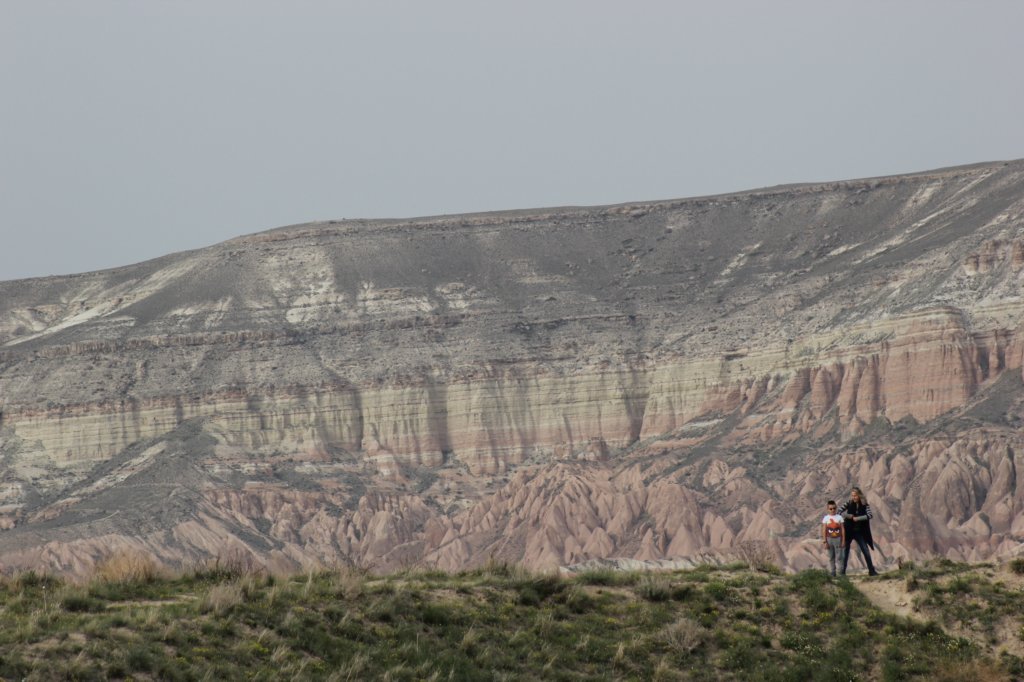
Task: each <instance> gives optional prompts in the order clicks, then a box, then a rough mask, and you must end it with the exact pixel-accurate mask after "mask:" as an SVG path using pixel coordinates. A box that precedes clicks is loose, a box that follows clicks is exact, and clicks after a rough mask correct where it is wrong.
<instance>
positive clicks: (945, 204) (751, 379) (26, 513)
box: [0, 162, 1024, 570]
mask: <svg viewBox="0 0 1024 682" xmlns="http://www.w3.org/2000/svg"><path fill="white" fill-rule="evenodd" d="M1022 253H1024V163H1021V162H1012V163H999V164H985V165H979V166H972V167H965V168H956V169H948V170H942V171H934V172H930V173H923V174H918V175H912V176H898V177H893V178H877V179H869V180H861V181H849V182H843V183H829V184H824V185H807V186H796V187H784V188H773V189H767V190H760V191H755V192H745V193H739V194H735V195H725V196H719V197H707V198H698V199H689V200H679V201H668V202H650V203H644V204H630V205H623V206H614V207H605V208H595V209H582V208H566V209H551V210H547V211H532V212H531V211H524V212H515V213H505V214H481V215H471V216H445V217H438V218H428V219H420V220H410V221H346V222H339V223H322V224H314V225H302V226H295V227H290V228H282V229H279V230H273V231H270V232H267V233H263V234H259V235H254V236H251V237H242V238H239V239H236V240H232V241H230V242H226V243H224V244H220V245H217V246H214V247H210V248H207V249H203V250H200V251H194V252H188V253H183V254H175V255H172V256H167V257H165V258H162V259H158V260H156V261H151V262H148V263H142V264H139V265H135V266H129V267H126V268H120V269H115V270H109V271H103V272H98V273H87V274H83V275H73V276H68V277H54V278H46V279H40V280H23V281H15V282H5V283H0V410H2V411H0V454H2V457H3V459H2V462H3V475H4V480H3V487H2V489H0V503H2V506H0V523H2V524H3V525H4V526H5V527H7V528H9V530H7V531H5V532H4V533H2V534H0V552H3V558H2V559H0V561H3V562H5V563H7V564H10V565H15V564H24V563H26V562H30V561H44V562H51V563H53V564H54V565H59V566H61V567H63V568H65V569H68V568H70V569H73V570H77V569H79V568H82V567H85V566H87V565H88V564H89V563H90V561H92V560H95V558H96V557H97V556H99V555H101V554H102V553H104V552H106V551H109V549H110V548H111V547H114V546H140V547H146V548H148V550H149V551H152V552H153V553H155V554H157V555H158V556H160V557H162V558H163V559H164V560H165V561H167V562H168V563H174V562H181V561H184V560H186V559H189V560H191V559H196V558H199V557H202V556H205V555H210V554H214V553H216V551H218V550H219V549H223V548H224V547H225V546H229V545H230V546H237V548H238V551H244V552H251V553H253V554H254V555H255V556H258V557H259V558H260V560H261V561H265V562H267V563H270V564H273V565H280V566H282V567H283V566H286V565H293V566H294V565H301V564H304V563H310V562H317V561H353V562H358V563H363V564H368V565H373V566H391V567H393V566H395V565H408V564H412V563H425V564H428V565H438V566H443V567H445V568H457V567H459V566H463V565H467V564H472V563H474V562H479V561H482V560H485V559H486V558H487V557H489V556H492V555H499V556H502V557H504V558H508V559H510V560H523V561H526V562H527V563H530V564H533V565H564V564H568V563H574V562H578V561H585V560H587V559H590V558H600V557H608V556H619V557H632V558H642V559H665V558H674V557H679V558H686V557H692V556H698V555H701V556H704V555H707V553H709V552H712V553H714V552H717V553H720V554H723V555H724V554H727V553H728V552H729V551H732V550H735V548H736V547H737V546H738V545H739V543H743V542H748V541H753V540H757V541H759V542H764V543H766V546H770V547H772V551H773V552H775V553H776V554H777V558H778V560H779V561H781V562H783V563H786V564H787V565H794V566H797V565H802V563H806V562H807V561H809V560H810V555H809V554H808V553H807V552H809V551H810V550H808V549H807V548H806V547H805V546H804V540H805V539H806V538H805V535H806V532H807V529H806V528H805V525H806V521H807V519H806V518H803V517H799V516H795V515H794V513H793V510H794V509H796V510H800V511H799V513H800V514H810V517H813V516H814V513H816V512H814V511H812V510H811V509H812V508H811V507H808V506H806V505H805V503H804V498H805V497H810V496H811V494H812V493H821V492H824V491H828V492H829V493H830V494H834V495H838V494H840V492H841V490H842V489H843V488H844V487H848V486H849V485H850V484H851V483H852V482H853V481H855V480H856V481H858V482H861V483H862V484H864V483H867V482H868V481H871V482H872V484H873V485H875V484H877V486H879V487H877V488H873V490H877V494H878V495H879V497H878V502H877V504H878V508H879V509H880V510H882V512H883V516H882V519H881V525H883V526H884V527H885V528H889V529H890V530H885V529H884V528H883V530H881V531H880V534H881V537H884V538H886V540H887V541H891V542H892V543H894V544H893V546H894V547H898V552H895V554H900V553H904V554H906V555H907V556H914V555H916V554H918V553H938V554H947V555H950V556H958V557H987V556H995V555H1002V554H1007V553H1011V552H1012V551H1014V550H1013V547H1014V546H1015V545H1014V543H1015V542H1016V540H1015V538H1017V537H1018V535H1017V534H1018V533H1019V532H1020V531H1021V528H1022V526H1021V523H1024V522H1021V523H1017V522H1016V519H1017V515H1016V509H1017V508H1018V507H1017V506H1016V505H1017V503H1016V502H1014V501H1012V500H1010V501H1006V500H1003V502H1002V503H1001V506H1000V505H996V504H995V503H994V502H992V501H991V500H990V496H989V494H988V493H986V494H984V495H983V494H981V492H980V491H988V490H989V489H994V490H1002V488H1000V487H999V485H1003V486H1004V487H1005V485H1004V483H999V484H998V485H997V481H1004V482H1005V480H1008V479H1007V477H1008V476H1009V474H1007V473H1006V469H1007V467H1010V468H1013V467H1015V464H1014V458H1013V453H1014V452H1016V450H1015V449H1014V448H1015V445H1014V443H1015V442H1016V441H1015V440H1014V438H1015V437H1016V436H1015V433H1014V429H1013V426H1014V424H1015V423H1016V422H1014V421H1013V420H1014V419H1015V418H1016V414H1017V413H1016V412H1015V410H1016V409H1017V402H1016V401H1017V398H1018V397H1020V396H1019V395H1018V394H1020V393H1021V392H1020V390H1019V389H1020V382H1019V377H1020V373H1021V368H1022V365H1024V337H1022V336H1021V334H1019V333H1018V331H1019V329H1020V325H1021V322H1022V320H1024V315H1022V313H1024V300H1022V299H1021V296H1020V281H1021V272H1022V268H1024V257H1022V256H1021V254H1022ZM1015 382H1016V383H1015ZM993 404H998V410H996V412H997V413H998V414H995V416H992V415H988V416H987V417H986V419H987V421H985V420H982V422H978V421H977V420H975V421H971V420H969V419H968V420H967V421H964V419H965V418H964V417H962V414H964V413H966V412H965V411H969V410H971V409H974V407H972V406H976V405H993ZM957 415H961V416H957ZM958 420H959V421H958ZM900 429H914V430H915V431H914V433H915V434H917V435H916V436H915V437H914V439H912V440H907V439H906V438H902V436H900V433H901V431H900ZM916 430H920V431H916ZM937 430H938V431H937ZM940 432H941V434H940ZM937 434H940V435H941V436H942V437H941V438H940V437H939V435H937ZM898 436H899V437H898ZM901 438H902V440H901ZM943 438H945V439H946V440H943ZM950 439H952V440H950ZM958 439H959V440H958ZM961 442H963V443H966V442H974V443H976V445H975V446H973V447H974V450H972V451H971V452H973V453H974V454H972V455H970V456H967V455H964V454H962V453H963V452H966V450H963V448H966V447H968V446H966V445H956V443H961ZM865 443H872V444H873V445H871V446H870V447H868V446H866V445H865ZM927 443H932V445H927V446H926V444H927ZM935 443H938V444H940V445H935ZM981 443H983V445H982V444H981ZM993 443H998V444H999V445H992V444H993ZM940 446H941V447H942V448H945V449H944V450H943V452H946V451H948V450H949V449H950V448H953V449H954V450H956V451H957V452H960V453H961V454H959V455H956V456H954V455H949V457H948V458H947V459H940V460H939V461H942V462H945V464H943V465H941V466H940V465H935V464H933V463H932V462H933V461H934V460H935V458H936V457H937V455H934V453H933V451H934V449H935V448H938V447H940ZM1004 446H1005V447H1004ZM892 448H896V449H897V450H899V453H900V454H899V457H903V459H900V460H899V461H898V462H897V461H896V458H897V455H896V454H893V453H895V452H896V450H892ZM901 448H902V449H907V448H909V452H904V451H903V450H902V449H901ZM957 448H960V450H957ZM991 448H996V449H995V450H992V451H991V452H993V453H995V452H998V453H999V454H985V455H984V456H983V455H981V454H978V453H981V452H982V451H984V452H986V453H988V452H989V451H990V449H991ZM1000 448H1002V449H1000ZM826 452H827V453H831V454H830V456H829V458H828V459H822V457H823V456H824V455H823V454H822V453H826ZM146 453H149V454H148V455H147V454H146ZM928 453H933V454H928ZM965 457H967V459H964V458H965ZM972 458H973V459H972ZM865 462H871V464H870V466H869V467H868V468H867V469H865V468H864V463H865ZM878 462H884V465H883V464H879V463H878ZM182 467H185V468H186V469H187V470H188V471H189V472H191V473H189V475H188V476H185V477H184V478H182V476H181V471H182ZM871 467H875V468H874V469H873V468H871ZM892 467H896V468H895V469H892ZM936 467H938V469H937V468H936ZM876 469H877V471H876ZM939 469H941V471H939ZM954 469H955V470H956V471H957V472H959V473H958V474H956V475H953V474H950V473H948V472H949V471H951V470H954ZM1014 470H1015V469H1014ZM873 471H874V472H875V473H871V472H873ZM982 471H986V472H988V473H986V474H982V473H981V472H982ZM810 472H816V473H815V474H814V475H815V476H818V478H817V479H815V480H817V481H818V482H817V483H816V484H815V485H814V486H812V487H810V488H808V484H807V483H806V481H802V479H799V476H798V474H799V475H810ZM878 472H886V473H885V475H884V476H883V475H882V474H880V473H878ZM1000 472H1002V473H1000ZM794 476H797V478H796V479H794V478H793V477H794ZM906 476H911V477H912V478H913V480H914V481H916V482H917V483H916V485H918V486H920V485H921V484H922V483H923V482H928V484H929V487H928V488H927V490H931V491H936V490H941V491H942V492H943V495H944V496H945V497H949V498H950V499H957V500H960V502H958V503H956V504H953V503H950V505H951V506H950V508H949V513H948V518H946V519H945V520H944V521H942V523H941V524H938V525H936V523H935V522H933V520H932V518H933V517H928V518H929V520H928V521H926V522H920V523H919V522H917V521H916V520H911V516H913V518H914V519H916V518H917V514H918V513H919V512H920V511H923V510H924V508H925V507H927V506H928V505H930V504H931V502H930V501H926V500H916V501H915V498H914V496H913V495H912V494H908V493H907V491H906V490H905V489H903V488H894V487H892V484H891V480H895V479H900V480H902V478H900V477H906ZM1000 476H1001V477H1002V478H1000ZM140 477H141V479H143V480H145V481H148V482H146V483H141V482H139V480H137V479H140ZM872 477H874V478H872ZM791 485H795V486H797V487H798V488H799V491H798V492H794V491H793V490H791V489H790V488H789V487H788V486H791ZM904 485H909V483H905V484H904ZM140 486H149V489H151V490H155V491H161V492H159V493H157V494H156V495H157V496H156V499H149V498H146V499H142V500H141V501H140V500H139V499H138V492H139V490H140V489H141V488H140ZM918 489H919V488H914V489H913V490H918ZM1013 490H1015V488H1014V489H1013ZM1011 493H1012V490H1011V491H1010V493H1007V492H1005V491H1004V492H1002V493H999V494H1000V495H1001V496H1003V497H1006V495H1010V496H1011V497H1012V494H1015V493H1012V494H1011ZM172 498H173V499H172ZM185 499H187V500H189V502H188V504H179V502H180V501H181V500H185ZM100 500H102V504H101V503H100V502H99V501H100ZM599 500H600V502H599ZM818 502H820V500H819V501H816V503H815V507H814V508H815V509H816V507H817V506H820V504H818ZM915 504H916V505H917V506H916V507H915V506H914V505H915ZM170 509H173V510H176V511H174V512H173V513H172V512H171V511H169V510H170ZM979 515H980V516H979ZM810 517H808V518H810ZM993 519H997V521H993ZM140 524H141V528H148V527H151V531H143V530H140ZM951 524H952V525H951ZM964 524H967V525H966V526H965V525H964ZM1015 524H1016V525H1015ZM986 529H987V530H986ZM1015 529H1016V530H1015Z"/></svg>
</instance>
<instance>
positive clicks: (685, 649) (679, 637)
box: [659, 618, 708, 654]
mask: <svg viewBox="0 0 1024 682" xmlns="http://www.w3.org/2000/svg"><path fill="white" fill-rule="evenodd" d="M659 639H660V640H661V641H662V642H664V643H665V644H666V645H667V646H668V647H669V648H670V649H672V650H674V651H676V652H678V653H681V654H689V653H692V652H693V651H696V650H697V649H699V648H700V647H701V646H703V645H704V643H705V642H706V641H707V639H708V631H707V630H705V629H704V628H702V627H701V626H700V625H699V624H698V623H697V622H695V621H692V620H690V619H689V618H680V619H679V620H677V621H675V622H674V623H671V624H670V625H667V626H665V628H664V629H662V631H661V632H660V633H659Z"/></svg>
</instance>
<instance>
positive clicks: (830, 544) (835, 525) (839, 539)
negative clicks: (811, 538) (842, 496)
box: [821, 500, 846, 578]
mask: <svg viewBox="0 0 1024 682" xmlns="http://www.w3.org/2000/svg"><path fill="white" fill-rule="evenodd" d="M825 510H826V512H827V513H826V514H825V516H824V517H823V518H822V519H821V544H823V545H825V549H827V550H828V564H829V568H830V569H831V570H832V577H833V578H834V577H835V575H836V562H837V561H838V562H839V564H840V565H841V566H843V567H844V568H845V566H846V561H845V559H846V529H845V528H844V526H843V517H842V516H840V515H839V514H838V512H837V510H836V501H835V500H829V501H828V503H827V505H826V507H825ZM843 572H844V573H845V572H846V571H843Z"/></svg>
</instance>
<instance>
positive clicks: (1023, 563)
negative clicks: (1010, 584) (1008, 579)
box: [1010, 557, 1024, 575]
mask: <svg viewBox="0 0 1024 682" xmlns="http://www.w3.org/2000/svg"><path fill="white" fill-rule="evenodd" d="M1010 570H1011V571H1013V572H1014V573H1016V574H1018V575H1024V557H1018V558H1017V559H1014V560H1013V561H1011V562H1010Z"/></svg>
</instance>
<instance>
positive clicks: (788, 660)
mask: <svg viewBox="0 0 1024 682" xmlns="http://www.w3.org/2000/svg"><path fill="white" fill-rule="evenodd" d="M911 570H913V569H911ZM942 575H944V576H946V577H945V578H944V579H946V580H949V575H953V576H954V579H955V578H956V576H967V575H970V573H969V571H966V570H965V571H960V570H959V569H957V570H955V571H954V570H952V569H951V570H950V571H948V572H947V573H945V574H942ZM917 579H918V580H919V581H920V582H921V583H922V585H923V587H922V588H921V594H922V595H928V594H931V592H930V591H929V590H930V589H931V585H932V583H930V582H928V581H929V580H930V579H929V578H924V577H921V576H918V577H917ZM936 580H938V578H936ZM969 585H970V590H969V591H968V592H965V591H963V589H964V588H962V587H957V588H955V591H954V592H952V593H950V594H954V595H955V596H956V598H960V597H966V596H967V595H970V596H971V597H972V598H981V599H984V598H986V596H992V598H997V597H998V600H999V604H998V608H1000V609H1002V608H1008V607H1007V606H1004V605H1003V602H1002V601H1001V599H1002V596H1001V595H1000V593H998V592H990V591H985V590H982V591H981V592H979V588H978V587H977V586H976V584H975V583H973V582H971V583H969ZM942 589H943V590H945V589H946V588H945V587H943V588H942ZM942 595H943V598H946V595H947V592H942ZM0 618H2V621H3V623H4V627H3V628H0V677H3V678H6V679H12V678H13V679H21V678H27V679H36V680H49V679H77V680H90V679H96V680H101V679H168V680H203V679H229V680H231V679H245V680H277V679H293V678H294V679H313V680H316V679H331V680H346V679H351V680H362V679H383V678H386V679H391V680H431V679H434V680H447V679H458V680H495V679H497V680H523V679H526V680H531V679H532V680H584V679H643V680H648V679H664V680H672V679H679V680H720V679H724V680H730V679H733V680H780V681H781V680H801V681H802V680H834V679H844V680H846V679H862V680H868V679H887V680H888V679H891V680H901V679H928V678H933V677H937V676H938V675H940V674H942V673H943V671H948V670H950V669H958V668H957V666H965V665H974V664H976V662H977V661H983V662H985V664H986V665H988V666H990V667H991V669H993V670H1001V671H1004V672H1005V673H1006V674H1011V673H1013V671H1014V670H1015V668H1014V666H1018V665H1020V660H1019V659H1016V658H1014V657H1009V658H1007V657H1005V656H1004V657H1002V658H993V659H991V660H989V659H986V658H985V657H984V652H982V651H981V650H980V649H979V647H978V646H977V645H976V644H974V643H972V642H970V641H968V640H966V639H960V638H957V637H953V636H950V635H949V634H947V632H946V631H945V630H944V629H943V628H942V627H941V626H939V625H938V624H937V623H934V622H931V623H928V622H926V623H919V622H916V621H911V620H907V619H904V618H900V617H897V616H894V615H890V614H887V613H884V612H882V611H879V610H877V609H876V608H874V607H873V606H872V605H871V604H870V603H869V602H868V601H867V599H865V598H864V597H863V595H861V593H860V592H859V591H858V590H857V589H856V587H855V586H853V585H852V584H851V583H850V582H847V581H845V580H840V581H836V580H832V579H829V578H828V577H827V576H826V575H825V574H824V573H823V572H821V571H806V572H803V573H799V574H796V575H776V574H769V573H765V572H760V571H750V570H748V569H745V568H737V567H735V566H732V567H725V568H721V569H719V568H714V567H701V568H699V569H695V570H691V571H677V572H666V573H656V574H638V573H614V572H608V571H603V570H602V571H592V572H588V573H583V574H581V575H578V576H574V577H559V576H554V575H546V574H537V573H531V572H529V571H525V570H523V569H520V568H518V567H515V566H508V565H490V566H486V567H484V568H481V569H478V570H474V571H467V572H463V573H459V574H454V575H448V574H444V573H439V572H436V571H435V572H403V573H399V574H395V575H390V576H373V575H367V574H362V573H358V572H353V571H347V570H342V571H324V572H319V573H309V574H304V575H296V576H291V577H283V578H282V577H278V578H275V577H270V576H263V575H254V574H248V573H244V572H237V571H220V570H217V571H212V570H204V571H193V572H191V573H189V574H187V575H183V576H177V577H164V578H156V579H152V578H150V579H147V580H139V581H110V582H105V581H98V580H97V581H93V582H92V583H90V584H86V585H73V584H69V583H64V582H62V581H60V580H56V579H53V578H49V577H47V576H40V575H37V574H23V575H22V576H19V577H17V578H10V579H5V580H2V581H0Z"/></svg>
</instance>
